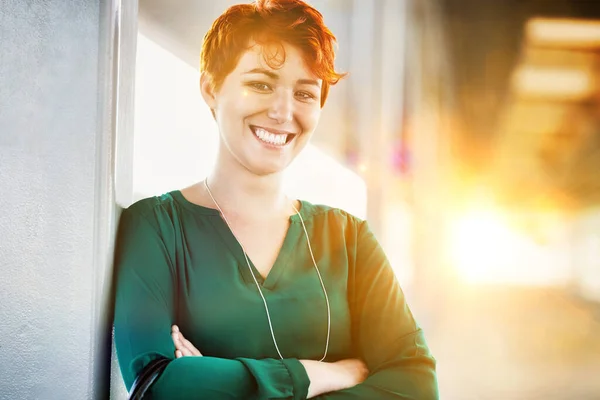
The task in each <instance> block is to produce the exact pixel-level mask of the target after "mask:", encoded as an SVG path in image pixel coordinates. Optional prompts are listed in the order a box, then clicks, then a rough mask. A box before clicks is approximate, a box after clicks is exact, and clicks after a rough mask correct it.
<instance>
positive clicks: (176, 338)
mask: <svg viewBox="0 0 600 400" xmlns="http://www.w3.org/2000/svg"><path fill="white" fill-rule="evenodd" d="M179 335H180V334H178V333H173V334H171V337H172V338H173V344H175V352H179V353H180V354H181V357H183V356H184V355H192V352H191V351H190V350H187V349H186V348H185V345H184V344H183V343H182V342H181V339H180V336H179Z"/></svg>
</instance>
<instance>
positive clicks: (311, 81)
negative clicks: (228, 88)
mask: <svg viewBox="0 0 600 400" xmlns="http://www.w3.org/2000/svg"><path fill="white" fill-rule="evenodd" d="M244 74H263V75H266V76H268V77H269V78H271V79H273V80H278V79H279V74H276V73H275V72H273V71H269V70H268V69H264V68H253V69H251V70H250V71H246V72H244ZM296 83H298V84H300V85H314V86H316V87H318V88H320V87H321V85H319V82H318V81H317V80H315V79H298V80H297V81H296Z"/></svg>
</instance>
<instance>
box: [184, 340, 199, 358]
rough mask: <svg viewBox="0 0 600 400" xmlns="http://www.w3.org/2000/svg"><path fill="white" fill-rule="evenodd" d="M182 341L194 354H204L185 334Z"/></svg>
mask: <svg viewBox="0 0 600 400" xmlns="http://www.w3.org/2000/svg"><path fill="white" fill-rule="evenodd" d="M181 342H182V343H183V345H184V346H185V348H186V349H188V350H189V351H191V352H192V354H193V355H195V356H201V355H202V354H201V353H200V350H198V349H197V348H196V346H194V345H193V344H192V343H191V342H190V341H189V340H187V339H186V338H184V337H183V336H182V338H181Z"/></svg>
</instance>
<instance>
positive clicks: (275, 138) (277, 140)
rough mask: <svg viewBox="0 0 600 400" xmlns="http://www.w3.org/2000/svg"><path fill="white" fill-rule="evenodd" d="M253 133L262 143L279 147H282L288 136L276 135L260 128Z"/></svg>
mask: <svg viewBox="0 0 600 400" xmlns="http://www.w3.org/2000/svg"><path fill="white" fill-rule="evenodd" d="M254 133H256V136H258V137H259V139H260V140H262V141H263V142H267V143H270V144H276V145H279V146H281V145H284V144H285V142H286V140H287V137H288V135H276V134H274V133H271V132H268V131H266V130H264V129H261V128H256V129H255V130H254Z"/></svg>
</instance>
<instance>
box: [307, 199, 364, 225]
mask: <svg viewBox="0 0 600 400" xmlns="http://www.w3.org/2000/svg"><path fill="white" fill-rule="evenodd" d="M301 203H302V210H301V214H302V216H303V217H304V218H307V219H309V220H312V221H313V223H315V224H318V225H329V226H331V227H332V228H333V227H337V228H346V229H352V228H354V229H358V228H359V226H360V225H361V224H362V223H364V222H365V221H364V220H363V219H362V218H360V217H358V216H356V215H354V214H352V213H350V212H349V211H346V210H344V209H342V208H340V207H335V206H330V205H326V204H318V203H317V204H313V203H311V202H310V201H306V200H301Z"/></svg>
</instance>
